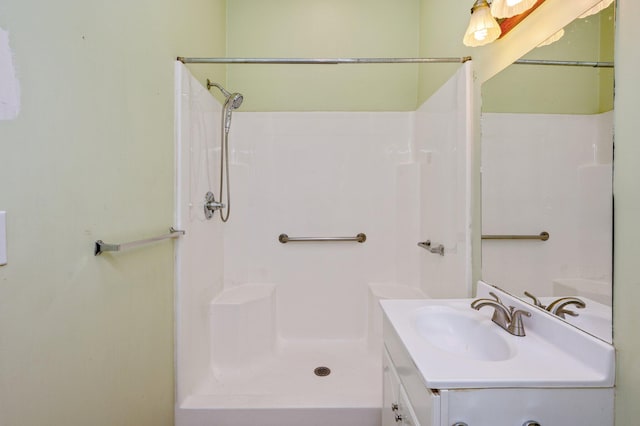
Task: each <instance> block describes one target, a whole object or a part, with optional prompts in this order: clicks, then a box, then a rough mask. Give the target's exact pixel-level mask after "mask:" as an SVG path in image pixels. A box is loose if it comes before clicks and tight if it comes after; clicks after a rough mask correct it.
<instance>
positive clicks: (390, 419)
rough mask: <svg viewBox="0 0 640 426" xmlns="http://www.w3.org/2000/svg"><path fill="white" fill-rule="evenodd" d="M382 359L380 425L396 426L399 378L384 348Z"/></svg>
mask: <svg viewBox="0 0 640 426" xmlns="http://www.w3.org/2000/svg"><path fill="white" fill-rule="evenodd" d="M383 352H384V355H383V359H382V374H383V379H382V426H396V425H397V424H398V422H397V421H396V416H397V415H398V414H399V413H398V408H399V405H398V396H399V393H400V378H399V377H398V373H396V369H395V368H394V366H393V363H392V362H391V359H390V358H389V354H388V353H387V351H386V350H384V351H383Z"/></svg>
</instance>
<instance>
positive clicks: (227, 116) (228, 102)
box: [207, 79, 244, 133]
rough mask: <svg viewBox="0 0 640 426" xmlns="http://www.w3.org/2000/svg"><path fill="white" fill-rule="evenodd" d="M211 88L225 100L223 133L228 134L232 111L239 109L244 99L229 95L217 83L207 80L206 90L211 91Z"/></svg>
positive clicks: (232, 94)
mask: <svg viewBox="0 0 640 426" xmlns="http://www.w3.org/2000/svg"><path fill="white" fill-rule="evenodd" d="M212 87H217V88H218V90H220V91H221V92H222V94H223V95H224V96H225V98H226V99H225V101H224V107H223V114H224V131H225V133H229V129H230V128H231V112H232V111H233V110H234V109H238V108H240V105H242V101H243V100H244V97H243V96H242V95H241V94H240V93H229V92H228V91H226V90H225V88H224V87H222V86H220V85H219V84H218V83H214V82H213V81H211V80H209V79H207V90H211V88H212Z"/></svg>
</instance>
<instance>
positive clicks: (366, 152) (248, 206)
mask: <svg viewBox="0 0 640 426" xmlns="http://www.w3.org/2000/svg"><path fill="white" fill-rule="evenodd" d="M412 120H413V116H412V113H329V112H326V113H324V112H318V113H237V114H236V115H235V116H234V123H233V126H232V131H231V138H230V144H231V146H232V148H231V149H232V152H233V155H232V157H233V161H232V163H233V165H232V169H231V174H232V177H231V180H232V199H233V200H234V201H233V202H234V203H238V204H237V205H238V206H241V207H238V208H236V207H235V204H234V209H233V211H232V219H231V220H230V222H229V223H228V224H227V225H228V226H227V227H226V228H225V240H226V244H225V258H226V259H229V261H228V262H227V264H226V265H225V266H226V268H225V285H227V286H234V285H241V284H244V283H247V282H250V283H274V284H276V285H277V290H276V295H277V303H276V304H277V312H278V315H277V316H278V330H279V333H280V335H281V336H282V337H285V338H295V339H353V338H364V337H365V334H366V329H367V324H366V314H367V284H368V283H370V282H395V281H396V269H395V259H396V256H395V248H396V208H397V207H396V199H397V197H396V196H397V194H396V191H397V186H396V173H397V170H396V169H397V165H398V164H399V163H400V162H401V160H402V159H403V158H404V157H406V155H407V150H408V149H409V146H410V139H411V131H412V124H411V123H412ZM237 176H239V178H238V177H237ZM235 200H238V201H235ZM360 232H364V233H365V234H366V235H367V241H366V242H365V243H362V244H361V243H357V242H332V243H321V242H317V243H294V242H290V243H287V244H281V243H280V242H278V236H279V235H280V234H282V233H286V234H288V235H289V236H290V237H300V236H310V237H326V236H355V235H356V234H358V233H360Z"/></svg>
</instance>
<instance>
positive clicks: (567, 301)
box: [547, 297, 587, 318]
mask: <svg viewBox="0 0 640 426" xmlns="http://www.w3.org/2000/svg"><path fill="white" fill-rule="evenodd" d="M568 305H574V306H575V307H576V308H578V309H584V308H585V307H586V306H587V305H586V303H584V301H583V300H581V299H578V298H577V297H561V298H560V299H558V300H554V301H553V302H551V303H550V304H549V306H547V311H549V312H551V313H552V314H554V315H557V316H559V317H560V318H565V315H571V316H572V317H575V316H578V314H577V313H575V312H573V311H571V310H569V309H566V306H568Z"/></svg>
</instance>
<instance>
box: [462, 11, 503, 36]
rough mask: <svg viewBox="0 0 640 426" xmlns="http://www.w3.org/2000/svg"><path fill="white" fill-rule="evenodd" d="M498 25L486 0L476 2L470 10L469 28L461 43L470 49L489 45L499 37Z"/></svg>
mask: <svg viewBox="0 0 640 426" xmlns="http://www.w3.org/2000/svg"><path fill="white" fill-rule="evenodd" d="M501 32H502V30H501V29H500V25H498V22H496V20H495V19H494V17H493V16H491V9H490V8H489V3H487V0H476V2H475V3H474V4H473V7H472V8H471V19H470V20H469V27H467V32H466V33H465V34H464V38H463V39H462V42H463V43H464V44H465V45H467V46H471V47H476V46H483V45H485V44H489V43H491V42H493V41H495V40H497V39H498V37H500V33H501Z"/></svg>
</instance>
